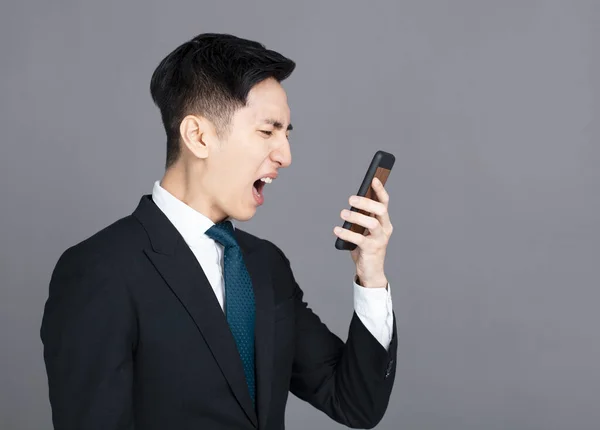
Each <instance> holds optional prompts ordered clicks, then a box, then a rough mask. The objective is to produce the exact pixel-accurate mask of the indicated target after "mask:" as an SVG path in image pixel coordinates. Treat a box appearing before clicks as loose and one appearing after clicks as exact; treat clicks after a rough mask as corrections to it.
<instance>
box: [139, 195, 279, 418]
mask: <svg viewBox="0 0 600 430" xmlns="http://www.w3.org/2000/svg"><path fill="white" fill-rule="evenodd" d="M133 215H134V216H135V217H136V218H138V220H139V221H140V222H141V223H142V225H143V226H144V228H145V230H146V232H147V233H148V236H149V237H150V240H151V243H152V248H150V249H147V250H145V253H146V255H147V256H148V258H149V259H150V261H151V262H152V264H153V265H154V267H155V268H156V270H157V271H158V272H159V273H160V275H161V276H162V277H163V279H164V280H165V282H166V283H167V285H168V286H169V288H170V289H171V290H172V291H173V293H174V294H175V295H176V296H177V298H178V299H179V301H180V302H181V304H182V305H183V307H184V308H185V310H186V311H187V312H188V314H189V315H190V317H191V318H192V319H193V321H194V323H195V324H196V326H197V327H198V329H199V330H200V332H201V334H202V336H203V338H204V340H205V341H206V344H207V345H208V347H209V349H210V350H211V353H212V355H213V356H214V358H215V360H216V362H217V364H218V365H219V367H220V369H221V371H222V372H223V375H224V377H225V378H226V380H227V382H228V384H229V386H230V388H231V390H232V391H233V393H234V395H235V397H236V399H237V401H238V402H239V404H240V406H241V407H242V408H243V410H244V411H245V413H246V415H247V416H248V418H249V419H250V421H252V423H253V424H254V426H256V427H258V422H259V420H258V418H260V424H261V425H260V427H261V428H264V425H265V422H264V420H266V418H267V416H268V410H269V403H270V398H271V379H272V365H273V338H274V333H273V329H274V324H273V287H272V284H271V277H270V273H269V271H268V270H265V265H266V264H265V263H266V262H265V261H264V260H262V259H261V256H262V254H263V253H262V252H261V251H260V248H259V247H252V246H251V245H250V244H249V243H248V242H247V241H245V240H244V238H243V237H241V235H240V234H239V232H238V230H236V237H237V239H238V243H239V244H240V248H241V249H242V253H243V255H244V261H245V263H246V267H247V269H248V272H249V274H250V277H251V279H252V285H253V288H254V294H255V301H256V326H255V367H256V380H257V409H258V417H257V413H256V411H255V410H254V408H253V406H252V399H251V398H250V394H249V392H248V387H247V385H246V379H245V375H244V369H243V365H242V361H241V359H240V356H239V352H238V350H237V347H236V345H235V340H234V338H233V335H232V334H231V331H230V330H229V325H228V323H227V319H226V317H225V314H224V313H223V310H222V309H221V307H220V305H219V302H218V301H217V298H216V296H215V293H214V291H213V289H212V287H211V285H210V283H209V281H208V279H207V278H206V275H205V274H204V271H203V270H202V267H201V266H200V264H199V263H198V260H197V259H196V257H195V256H194V254H193V253H192V251H191V250H190V248H189V247H188V246H187V244H186V243H185V241H184V240H183V238H182V237H181V235H180V234H179V232H178V231H177V229H175V227H174V226H173V225H172V224H171V223H170V221H169V220H168V218H167V217H166V216H165V215H164V214H163V213H162V211H160V209H159V208H158V207H157V206H156V205H155V204H154V202H152V200H151V197H150V196H149V195H148V196H144V197H142V200H141V202H140V205H139V206H138V208H137V209H136V211H135V212H134V214H133Z"/></svg>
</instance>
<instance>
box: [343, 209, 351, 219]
mask: <svg viewBox="0 0 600 430" xmlns="http://www.w3.org/2000/svg"><path fill="white" fill-rule="evenodd" d="M348 215H350V211H349V210H346V209H344V210H343V211H342V216H343V217H344V218H347V217H348Z"/></svg>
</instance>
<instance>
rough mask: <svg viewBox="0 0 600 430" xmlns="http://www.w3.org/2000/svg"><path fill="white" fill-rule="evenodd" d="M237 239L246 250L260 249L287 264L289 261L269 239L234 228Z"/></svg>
mask: <svg viewBox="0 0 600 430" xmlns="http://www.w3.org/2000/svg"><path fill="white" fill-rule="evenodd" d="M236 231H237V236H238V239H239V240H240V241H241V242H243V243H244V244H245V245H246V246H247V247H248V248H252V249H255V248H258V247H260V248H262V249H263V251H266V252H268V253H270V254H272V255H273V256H274V257H275V258H281V259H283V260H284V261H285V262H286V263H287V264H289V261H288V259H287V257H286V256H285V253H284V252H283V250H282V249H281V248H280V247H279V246H277V245H276V244H275V243H274V242H272V241H271V240H269V239H265V238H261V237H258V236H256V235H254V234H252V233H248V232H247V231H245V230H242V229H240V228H237V227H236Z"/></svg>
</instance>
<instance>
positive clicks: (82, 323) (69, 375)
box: [40, 248, 136, 430]
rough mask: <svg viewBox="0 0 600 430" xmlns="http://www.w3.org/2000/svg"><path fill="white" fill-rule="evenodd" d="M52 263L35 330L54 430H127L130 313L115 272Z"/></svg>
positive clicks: (92, 262)
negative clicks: (42, 356) (52, 266)
mask: <svg viewBox="0 0 600 430" xmlns="http://www.w3.org/2000/svg"><path fill="white" fill-rule="evenodd" d="M98 259H99V257H97V256H96V257H85V258H84V257H82V256H81V255H80V253H78V252H77V251H76V249H74V248H71V249H69V250H67V251H66V252H65V253H64V254H63V255H62V256H61V258H60V259H59V261H58V263H57V265H56V267H55V269H54V271H53V273H52V277H51V280H50V288H49V297H48V300H47V301H46V305H45V308H44V315H43V318H42V326H41V330H40V335H41V339H42V342H43V345H44V361H45V365H46V372H47V375H48V387H49V397H50V405H51V408H52V420H53V424H54V428H55V429H56V430H74V429H77V430H96V429H98V430H100V429H102V430H131V429H133V428H134V424H133V414H132V374H133V372H132V369H133V368H132V363H133V345H134V339H135V336H136V333H135V328H136V323H135V316H134V312H133V308H132V305H131V300H130V298H129V295H128V293H127V290H126V286H125V285H124V284H123V282H122V280H121V279H120V277H119V276H118V274H117V273H115V270H116V269H115V267H114V266H112V267H108V264H105V263H101V262H99V261H98Z"/></svg>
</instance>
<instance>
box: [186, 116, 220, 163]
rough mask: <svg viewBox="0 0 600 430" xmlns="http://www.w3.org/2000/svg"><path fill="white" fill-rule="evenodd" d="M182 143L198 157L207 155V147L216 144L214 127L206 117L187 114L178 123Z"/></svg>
mask: <svg viewBox="0 0 600 430" xmlns="http://www.w3.org/2000/svg"><path fill="white" fill-rule="evenodd" d="M179 134H180V135H181V141H182V143H183V144H184V145H185V146H186V147H187V148H188V149H189V150H190V152H192V154H194V155H195V156H196V157H198V158H206V157H208V152H209V147H210V146H213V147H215V146H216V145H217V144H218V138H217V133H216V128H215V126H214V124H213V123H212V121H210V120H208V119H207V118H206V117H203V116H197V115H188V116H186V117H185V118H183V120H182V121H181V124H179Z"/></svg>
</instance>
